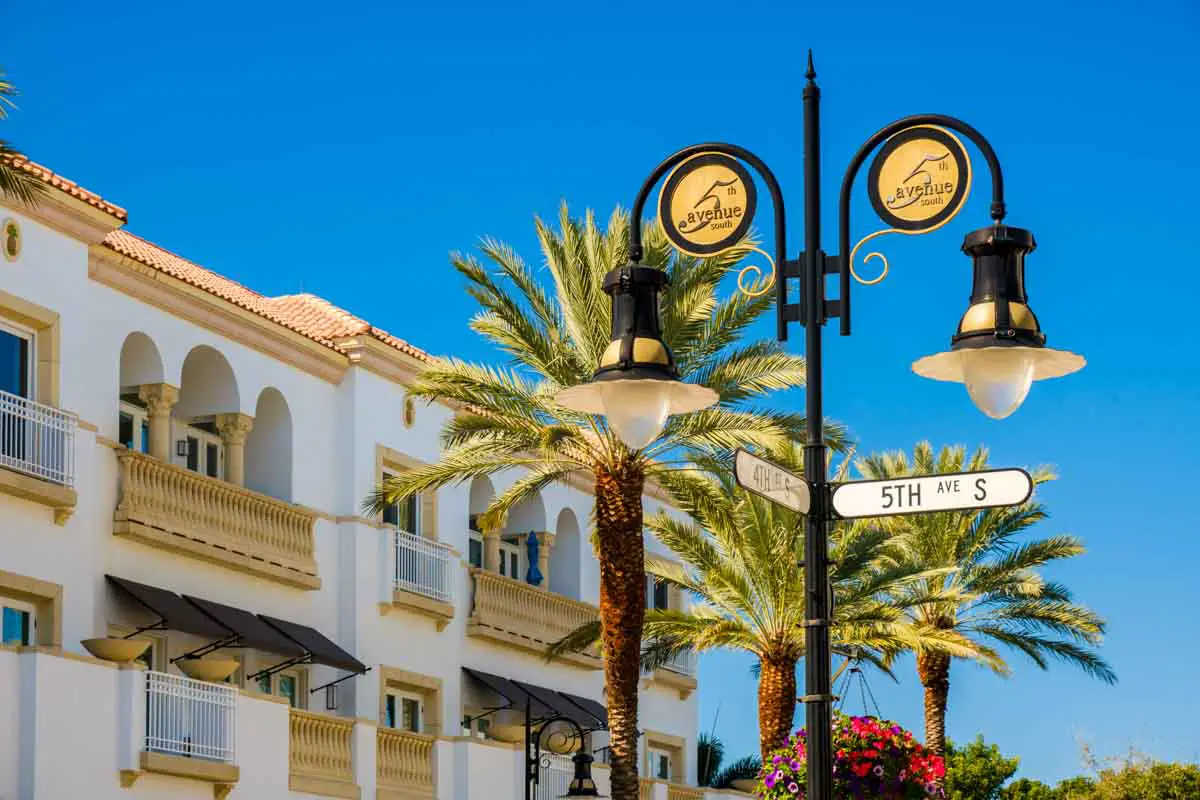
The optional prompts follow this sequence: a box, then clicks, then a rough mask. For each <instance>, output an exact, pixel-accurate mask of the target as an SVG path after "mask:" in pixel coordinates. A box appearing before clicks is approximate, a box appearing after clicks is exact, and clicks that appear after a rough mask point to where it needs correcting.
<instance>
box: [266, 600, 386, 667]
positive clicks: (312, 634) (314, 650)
mask: <svg viewBox="0 0 1200 800" xmlns="http://www.w3.org/2000/svg"><path fill="white" fill-rule="evenodd" d="M258 618H259V619H260V620H262V621H263V622H264V623H266V624H267V625H270V626H271V627H272V628H274V629H275V630H277V631H279V632H280V633H281V634H283V635H284V636H286V637H287V638H289V639H291V640H292V641H293V642H295V643H296V644H298V645H299V646H300V647H302V648H304V651H305V652H306V653H307V654H308V657H309V660H310V661H311V662H312V663H313V664H324V665H325V666H327V667H336V668H337V669H344V670H346V671H347V672H354V673H359V674H361V673H363V672H366V671H367V665H366V664H363V663H362V662H361V661H359V660H358V659H357V658H355V657H354V656H352V655H350V654H349V653H347V652H346V651H345V650H343V649H342V648H340V647H338V646H337V645H336V644H334V643H333V642H332V641H330V640H329V638H328V637H326V636H325V634H323V633H321V632H320V631H318V630H316V629H315V628H310V627H308V626H307V625H301V624H299V623H297V622H288V621H287V620H285V619H277V618H275V617H269V616H267V615H266V614H259V615H258Z"/></svg>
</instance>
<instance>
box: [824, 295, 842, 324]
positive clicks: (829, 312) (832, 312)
mask: <svg viewBox="0 0 1200 800" xmlns="http://www.w3.org/2000/svg"><path fill="white" fill-rule="evenodd" d="M841 315H842V301H841V300H826V301H825V319H833V318H834V317H840V316H841Z"/></svg>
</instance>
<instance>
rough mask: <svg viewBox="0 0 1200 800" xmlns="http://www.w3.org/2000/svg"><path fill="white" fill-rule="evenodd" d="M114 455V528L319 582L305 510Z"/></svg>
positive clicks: (285, 578) (263, 572) (153, 462)
mask: <svg viewBox="0 0 1200 800" xmlns="http://www.w3.org/2000/svg"><path fill="white" fill-rule="evenodd" d="M117 459H118V461H119V463H120V500H119V502H118V503H117V509H116V513H115V514H114V515H113V533H114V534H115V535H117V536H127V537H129V538H130V539H134V540H137V541H140V542H143V543H145V544H149V545H153V546H155V547H161V548H164V549H167V550H173V551H176V552H181V553H185V554H187V555H191V556H194V557H196V558H202V559H205V560H207V561H213V562H216V563H218V564H221V565H223V566H226V567H231V568H233V569H237V570H241V571H243V572H248V573H250V574H253V575H258V576H261V577H265V578H270V579H271V580H275V581H278V582H280V583H284V584H287V585H289V586H296V587H299V588H302V589H318V588H320V586H321V579H320V578H319V577H318V576H317V563H316V559H315V558H314V555H313V529H314V526H315V525H316V515H314V514H313V513H312V512H311V511H307V510H305V509H302V508H299V507H297V506H293V505H291V504H289V503H285V502H283V501H281V500H276V499H275V498H273V497H267V496H266V495H261V494H258V493H256V492H252V491H249V490H248V489H243V488H241V487H238V486H234V485H233V484H230V483H226V482H225V481H220V480H217V479H215V478H209V477H207V476H205V475H200V474H198V473H195V472H191V471H189V470H186V469H183V468H182V467H177V466H175V465H173V464H167V463H166V462H163V461H159V460H158V459H156V458H152V457H151V456H148V455H145V454H143V453H138V452H134V451H132V450H124V451H121V452H119V454H118V456H117Z"/></svg>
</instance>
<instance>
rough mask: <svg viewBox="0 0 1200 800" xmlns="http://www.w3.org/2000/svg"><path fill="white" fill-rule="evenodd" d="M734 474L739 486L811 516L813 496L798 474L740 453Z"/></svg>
mask: <svg viewBox="0 0 1200 800" xmlns="http://www.w3.org/2000/svg"><path fill="white" fill-rule="evenodd" d="M733 475H734V477H735V478H736V479H737V484H738V486H740V487H742V488H743V489H745V490H746V491H748V492H754V493H755V494H756V495H759V496H760V497H765V498H766V499H768V500H770V501H771V502H772V503H776V504H777V505H781V506H784V507H785V508H790V509H791V510H792V511H796V512H798V513H801V514H807V513H808V507H809V503H810V501H811V499H812V498H811V496H810V495H809V491H808V484H807V483H806V482H805V480H804V479H803V478H801V477H800V476H799V475H795V474H793V473H791V472H788V471H787V470H786V469H784V468H783V467H781V466H779V465H777V464H772V463H771V462H770V461H766V460H764V459H761V458H759V457H758V456H755V455H751V454H750V453H747V452H746V451H745V450H738V451H737V453H736V454H735V455H734V459H733Z"/></svg>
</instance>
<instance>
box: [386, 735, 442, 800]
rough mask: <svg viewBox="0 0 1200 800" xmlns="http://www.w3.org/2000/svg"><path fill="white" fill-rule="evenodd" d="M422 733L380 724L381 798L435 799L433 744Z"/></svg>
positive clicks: (428, 737) (431, 740)
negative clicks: (393, 728)
mask: <svg viewBox="0 0 1200 800" xmlns="http://www.w3.org/2000/svg"><path fill="white" fill-rule="evenodd" d="M435 742H436V739H435V738H434V737H433V736H425V735H423V734H420V733H408V732H407V731H398V730H392V729H391V728H379V729H378V731H376V734H375V747H376V757H375V764H376V770H377V775H376V779H375V785H376V791H375V796H376V797H377V798H378V800H434V798H435V797H436V796H437V791H436V789H435V788H434V777H433V746H434V743H435Z"/></svg>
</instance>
